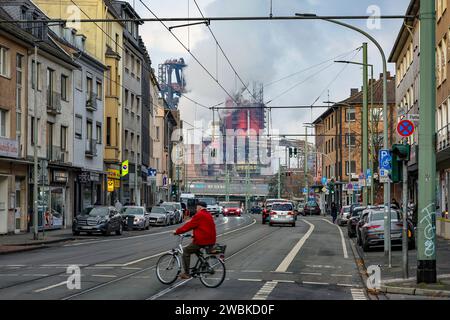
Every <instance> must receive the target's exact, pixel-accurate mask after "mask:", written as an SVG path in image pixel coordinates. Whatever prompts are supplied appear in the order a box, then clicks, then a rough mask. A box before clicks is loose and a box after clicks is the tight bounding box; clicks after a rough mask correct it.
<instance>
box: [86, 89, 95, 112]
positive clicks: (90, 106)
mask: <svg viewBox="0 0 450 320" xmlns="http://www.w3.org/2000/svg"><path fill="white" fill-rule="evenodd" d="M86 109H87V110H89V111H96V110H97V94H96V93H95V92H88V98H87V100H86Z"/></svg>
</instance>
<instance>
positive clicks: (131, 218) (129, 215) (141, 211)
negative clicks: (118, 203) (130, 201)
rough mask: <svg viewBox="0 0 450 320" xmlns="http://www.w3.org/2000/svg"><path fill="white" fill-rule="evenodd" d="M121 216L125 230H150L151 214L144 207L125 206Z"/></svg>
mask: <svg viewBox="0 0 450 320" xmlns="http://www.w3.org/2000/svg"><path fill="white" fill-rule="evenodd" d="M120 214H121V215H122V218H123V226H124V228H125V229H141V230H144V229H146V230H148V229H149V227H150V221H149V214H148V213H147V211H146V210H145V208H144V207H138V206H125V207H123V208H122V209H121V211H120Z"/></svg>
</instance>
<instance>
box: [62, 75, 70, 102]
mask: <svg viewBox="0 0 450 320" xmlns="http://www.w3.org/2000/svg"><path fill="white" fill-rule="evenodd" d="M61 99H63V100H64V101H68V99H67V76H65V75H63V74H62V75H61Z"/></svg>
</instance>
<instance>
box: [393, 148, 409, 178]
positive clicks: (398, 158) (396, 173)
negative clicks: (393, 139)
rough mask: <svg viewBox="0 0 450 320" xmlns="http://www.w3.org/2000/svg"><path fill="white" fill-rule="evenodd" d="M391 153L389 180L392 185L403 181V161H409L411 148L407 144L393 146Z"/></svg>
mask: <svg viewBox="0 0 450 320" xmlns="http://www.w3.org/2000/svg"><path fill="white" fill-rule="evenodd" d="M391 153H392V172H391V179H392V182H393V183H397V182H400V181H402V180H403V161H409V156H410V153H411V146H410V145H409V144H394V145H393V146H392V150H391Z"/></svg>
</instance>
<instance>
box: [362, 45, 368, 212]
mask: <svg viewBox="0 0 450 320" xmlns="http://www.w3.org/2000/svg"><path fill="white" fill-rule="evenodd" d="M368 101H369V91H368V66H367V42H364V43H363V110H362V118H363V123H362V127H363V137H362V139H363V153H362V156H363V159H362V160H363V163H362V164H363V168H362V169H363V175H366V172H367V167H368V165H367V164H368V161H367V159H368V153H369V150H368V137H369V130H368V129H369V117H368V116H369V112H368ZM363 205H364V206H367V182H366V185H365V186H364V187H363Z"/></svg>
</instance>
